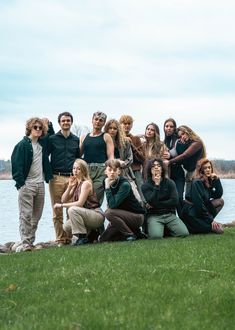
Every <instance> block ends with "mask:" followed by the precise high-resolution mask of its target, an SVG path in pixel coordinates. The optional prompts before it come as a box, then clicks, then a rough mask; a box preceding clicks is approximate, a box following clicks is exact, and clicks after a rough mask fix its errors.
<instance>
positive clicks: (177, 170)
mask: <svg viewBox="0 0 235 330" xmlns="http://www.w3.org/2000/svg"><path fill="white" fill-rule="evenodd" d="M163 129H164V133H165V138H164V143H165V145H166V146H167V148H168V150H169V151H170V152H171V150H173V149H174V147H175V144H176V141H177V140H178V134H177V125H176V121H175V120H174V119H173V118H168V119H166V120H165V122H164V125H163ZM168 169H169V177H170V178H171V179H172V180H173V181H174V182H175V185H176V189H177V191H178V195H179V203H178V205H177V213H178V216H180V214H181V209H182V205H183V195H184V185H185V173H184V169H183V167H182V165H181V164H177V163H176V164H172V165H171V167H170V168H168Z"/></svg>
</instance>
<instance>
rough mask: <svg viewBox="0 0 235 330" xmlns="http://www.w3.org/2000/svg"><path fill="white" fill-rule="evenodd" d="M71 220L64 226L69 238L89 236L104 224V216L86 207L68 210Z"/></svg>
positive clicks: (75, 207) (73, 207) (74, 207)
mask: <svg viewBox="0 0 235 330" xmlns="http://www.w3.org/2000/svg"><path fill="white" fill-rule="evenodd" d="M68 215H69V219H68V220H67V221H66V223H65V224H64V231H65V232H66V234H67V236H68V237H71V236H72V235H78V234H88V233H89V231H90V230H91V229H97V228H99V227H100V226H101V225H102V224H103V223H104V215H103V214H102V213H100V212H97V211H95V210H91V209H86V208H84V207H78V206H71V207H70V208H69V209H68Z"/></svg>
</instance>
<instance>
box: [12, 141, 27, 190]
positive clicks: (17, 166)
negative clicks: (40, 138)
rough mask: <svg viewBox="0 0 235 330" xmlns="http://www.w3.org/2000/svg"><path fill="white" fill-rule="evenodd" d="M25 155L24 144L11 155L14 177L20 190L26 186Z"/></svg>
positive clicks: (18, 145) (19, 144)
mask: <svg viewBox="0 0 235 330" xmlns="http://www.w3.org/2000/svg"><path fill="white" fill-rule="evenodd" d="M24 153H25V149H24V146H23V144H21V143H18V144H17V145H16V146H15V148H14V150H13V152H12V155H11V167H12V177H13V179H14V180H15V182H16V185H15V186H16V188H17V189H19V188H21V187H22V186H23V185H24V184H25V179H24V158H25V157H24Z"/></svg>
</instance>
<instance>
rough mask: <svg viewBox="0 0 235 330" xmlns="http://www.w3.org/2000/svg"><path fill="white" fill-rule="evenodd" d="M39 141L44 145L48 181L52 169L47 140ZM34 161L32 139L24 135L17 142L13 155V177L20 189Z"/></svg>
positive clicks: (43, 159)
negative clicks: (46, 144)
mask: <svg viewBox="0 0 235 330" xmlns="http://www.w3.org/2000/svg"><path fill="white" fill-rule="evenodd" d="M38 142H39V143H40V145H41V146H42V166H43V173H44V177H45V181H46V182H47V183H48V182H49V181H50V180H51V179H52V178H53V175H52V170H51V166H50V163H49V159H48V155H47V150H46V146H45V141H43V139H39V140H38ZM32 161H33V147H32V142H31V139H30V138H29V137H27V136H24V137H23V139H22V140H21V141H20V142H19V143H17V145H16V146H15V147H14V150H13V152H12V155H11V166H12V177H13V179H14V180H15V181H16V184H15V187H16V188H17V189H19V188H20V187H22V186H24V184H25V180H26V178H27V176H28V174H29V170H30V167H31V165H32Z"/></svg>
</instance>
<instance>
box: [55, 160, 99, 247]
mask: <svg viewBox="0 0 235 330" xmlns="http://www.w3.org/2000/svg"><path fill="white" fill-rule="evenodd" d="M71 199H72V202H69V201H70V200H71ZM61 201H62V203H56V204H55V205H54V207H55V208H58V207H65V208H67V209H68V216H69V219H68V220H67V221H66V223H65V224H64V228H63V229H64V231H65V232H66V234H67V236H68V237H72V235H74V236H76V237H77V240H76V241H75V243H74V244H73V245H75V246H78V245H83V244H87V243H89V238H88V234H89V233H90V232H91V230H96V229H98V228H99V227H100V226H101V225H102V224H103V223H104V214H103V212H102V210H101V208H100V204H99V202H98V199H97V196H96V194H95V191H94V189H93V186H92V181H91V178H90V176H89V172H88V165H87V163H86V162H85V161H84V160H82V159H76V160H75V162H74V164H73V176H71V177H70V178H69V184H68V187H67V189H66V190H65V192H64V194H63V195H62V198H61Z"/></svg>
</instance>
